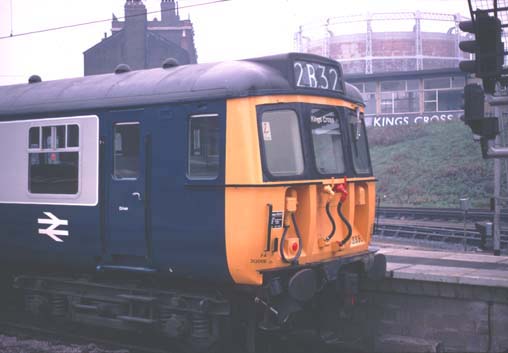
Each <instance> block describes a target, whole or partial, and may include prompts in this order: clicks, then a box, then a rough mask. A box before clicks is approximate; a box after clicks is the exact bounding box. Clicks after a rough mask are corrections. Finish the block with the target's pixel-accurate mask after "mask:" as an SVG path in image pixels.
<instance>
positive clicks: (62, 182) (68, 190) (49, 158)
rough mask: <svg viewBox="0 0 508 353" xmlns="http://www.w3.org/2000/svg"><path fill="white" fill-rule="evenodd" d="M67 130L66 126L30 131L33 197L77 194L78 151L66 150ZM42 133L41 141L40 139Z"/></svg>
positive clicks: (29, 166) (30, 174) (30, 187)
mask: <svg viewBox="0 0 508 353" xmlns="http://www.w3.org/2000/svg"><path fill="white" fill-rule="evenodd" d="M76 127H77V125H76ZM66 129H67V126H66V125H58V126H43V127H31V128H30V129H29V133H28V135H29V137H28V139H29V146H28V173H29V178H28V190H29V192H30V193H32V194H59V195H60V194H69V195H74V194H77V193H78V190H79V149H78V148H69V147H68V146H66V143H65V141H66ZM41 131H42V138H41V139H40V137H41ZM77 133H78V132H77ZM78 134H79V133H78ZM41 141H42V143H41Z"/></svg>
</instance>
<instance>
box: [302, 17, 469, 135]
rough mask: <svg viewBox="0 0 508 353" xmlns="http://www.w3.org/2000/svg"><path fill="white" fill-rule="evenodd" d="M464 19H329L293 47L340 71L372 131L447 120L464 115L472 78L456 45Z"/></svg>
mask: <svg viewBox="0 0 508 353" xmlns="http://www.w3.org/2000/svg"><path fill="white" fill-rule="evenodd" d="M461 20H463V18H462V17H461V16H460V15H458V14H456V15H447V14H437V13H424V12H414V13H407V12H406V13H380V14H368V15H366V16H364V15H362V16H348V17H339V18H331V19H329V20H327V22H326V23H322V24H317V25H316V24H312V25H309V26H307V27H301V28H300V31H299V32H298V33H296V35H295V44H296V49H297V50H298V51H302V52H308V53H314V54H318V55H324V56H327V57H330V58H333V59H335V60H337V61H339V62H340V63H341V64H342V67H343V70H344V74H345V76H346V79H347V80H348V81H349V82H350V83H353V84H354V85H356V86H357V87H358V89H359V90H360V91H361V92H362V94H363V96H364V99H365V102H366V104H367V107H366V118H367V119H366V122H367V124H368V125H370V126H374V127H380V126H396V125H410V124H414V123H419V122H422V123H427V122H439V121H448V120H454V119H458V118H459V117H460V115H462V113H463V110H462V107H461V105H462V96H461V95H462V90H463V87H464V83H465V80H466V78H467V77H466V75H465V74H463V73H462V72H460V71H459V69H458V63H459V61H461V60H464V59H465V58H467V55H466V54H464V53H463V52H461V51H460V49H459V46H458V43H459V41H460V40H462V39H463V38H462V34H461V32H460V30H459V28H458V24H459V22H460V21H461ZM316 29H317V30H316ZM352 31H353V32H352ZM351 32H352V33H351ZM336 33H337V34H336Z"/></svg>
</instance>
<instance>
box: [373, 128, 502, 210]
mask: <svg viewBox="0 0 508 353" xmlns="http://www.w3.org/2000/svg"><path fill="white" fill-rule="evenodd" d="M368 135H369V143H370V150H371V157H372V163H373V167H374V174H375V176H376V177H377V179H378V180H379V181H378V184H377V192H378V195H379V196H380V197H381V200H382V201H381V206H383V205H384V206H411V207H459V204H460V202H459V200H460V198H464V197H467V198H469V199H470V200H471V205H472V207H480V208H488V207H489V198H490V197H492V194H493V163H492V161H486V160H484V159H483V158H482V155H481V151H480V145H479V143H476V142H474V141H473V139H472V134H471V131H470V130H469V128H468V127H467V126H465V125H464V123H462V122H460V121H454V122H448V123H435V124H429V125H420V126H404V127H385V128H371V129H369V131H368Z"/></svg>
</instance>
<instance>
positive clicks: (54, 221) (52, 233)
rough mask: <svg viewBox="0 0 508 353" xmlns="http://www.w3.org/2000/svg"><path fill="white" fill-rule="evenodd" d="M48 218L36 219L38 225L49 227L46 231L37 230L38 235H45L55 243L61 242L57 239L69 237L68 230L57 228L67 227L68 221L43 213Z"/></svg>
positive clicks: (49, 213)
mask: <svg viewBox="0 0 508 353" xmlns="http://www.w3.org/2000/svg"><path fill="white" fill-rule="evenodd" d="M43 213H44V214H45V215H46V216H47V217H48V218H39V219H37V223H39V224H49V225H50V226H49V227H48V228H46V229H39V234H43V235H47V236H48V237H50V238H51V239H53V240H54V241H57V242H63V240H62V239H60V238H59V237H67V236H69V231H68V230H58V229H57V228H58V227H60V226H66V225H69V221H68V220H66V219H59V218H58V217H56V216H55V215H54V214H53V213H51V212H43Z"/></svg>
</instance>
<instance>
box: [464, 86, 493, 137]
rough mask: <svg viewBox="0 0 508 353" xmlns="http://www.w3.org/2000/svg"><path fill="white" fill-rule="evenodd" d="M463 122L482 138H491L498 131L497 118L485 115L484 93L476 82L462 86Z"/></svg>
mask: <svg viewBox="0 0 508 353" xmlns="http://www.w3.org/2000/svg"><path fill="white" fill-rule="evenodd" d="M463 120H464V123H465V124H466V125H468V126H469V127H470V128H471V131H472V132H473V134H476V135H479V136H480V137H481V138H482V139H493V138H495V137H496V135H497V134H498V133H499V126H498V119H497V118H495V117H488V118H486V117H485V94H484V92H483V89H482V87H481V86H480V85H479V84H476V83H470V84H467V85H466V86H464V118H463Z"/></svg>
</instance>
